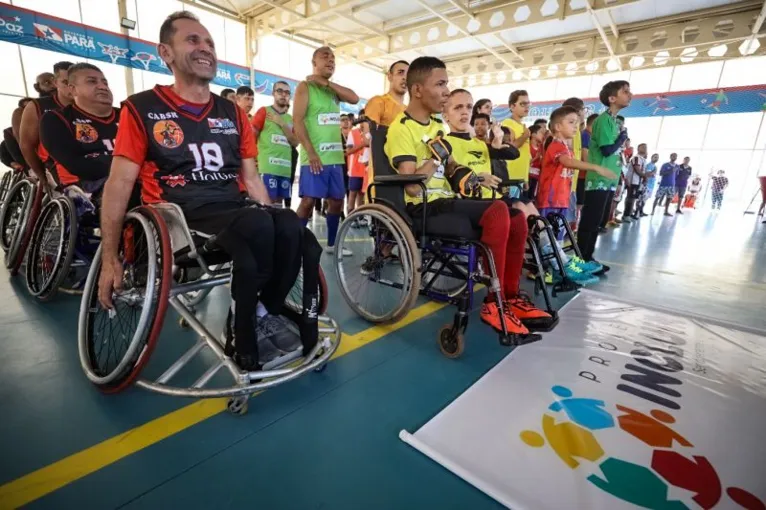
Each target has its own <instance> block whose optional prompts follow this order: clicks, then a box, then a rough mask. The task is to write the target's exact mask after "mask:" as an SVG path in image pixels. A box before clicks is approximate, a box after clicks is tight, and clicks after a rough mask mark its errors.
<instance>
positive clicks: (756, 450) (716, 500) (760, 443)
mask: <svg viewBox="0 0 766 510" xmlns="http://www.w3.org/2000/svg"><path fill="white" fill-rule="evenodd" d="M560 315H561V321H560V323H559V325H558V327H557V328H556V329H555V330H554V331H552V332H551V333H547V334H545V335H544V337H543V340H542V341H540V342H538V343H536V344H532V345H528V346H524V347H521V348H519V349H516V350H515V351H514V352H513V353H512V354H510V355H509V356H507V357H506V358H505V359H504V360H503V361H501V362H500V363H499V364H498V365H497V366H496V367H494V368H493V369H492V370H490V371H489V372H488V373H487V374H486V375H485V376H484V377H482V378H481V379H480V380H479V381H478V382H477V383H476V384H474V385H473V386H472V387H471V388H469V389H468V390H467V391H466V392H465V393H464V394H463V395H461V396H460V397H459V398H458V399H456V400H455V401H454V402H453V403H452V404H450V405H449V406H448V407H447V408H445V409H444V410H443V411H442V412H441V413H439V414H438V415H437V416H436V417H434V418H433V419H432V420H431V421H430V422H428V423H427V424H426V425H424V426H423V427H422V428H421V429H420V430H418V431H417V432H416V433H415V434H414V435H411V434H409V433H407V432H406V431H402V433H401V434H400V437H401V438H402V439H403V440H404V441H406V442H407V443H409V444H411V445H412V446H414V447H415V448H417V449H418V450H420V451H422V452H423V453H424V454H426V455H428V456H429V457H431V458H432V459H433V460H435V461H436V462H439V463H440V464H442V465H443V466H445V467H446V468H447V469H450V470H451V471H453V472H454V473H455V474H457V475H459V476H461V477H462V478H464V479H465V480H466V481H468V482H469V483H472V484H473V485H475V486H476V487H478V488H479V489H481V490H482V491H484V492H486V493H487V494H489V495H490V496H492V497H494V498H495V499H497V500H498V501H499V502H501V503H503V504H504V505H506V506H507V507H509V508H513V509H515V510H524V509H530V510H542V509H556V510H560V509H567V510H581V509H582V510H586V509H587V510H591V509H593V510H595V509H609V510H613V509H621V508H637V507H640V508H654V509H663V510H664V509H668V510H681V509H687V508H688V509H700V508H702V509H712V508H715V509H724V508H726V509H728V508H747V509H765V508H766V506H764V502H766V441H764V435H766V336H764V334H763V333H760V334H759V333H758V332H756V331H752V330H747V328H741V327H738V326H734V325H730V324H725V323H722V322H720V321H713V320H707V319H702V318H699V317H690V316H689V315H688V314H683V313H681V312H677V311H674V310H661V309H655V308H653V307H647V306H638V305H635V304H631V303H627V302H625V301H622V300H619V299H616V298H612V297H610V296H606V295H604V294H599V293H595V292H587V291H584V292H582V293H581V294H580V295H579V296H578V297H577V298H575V299H574V300H573V301H572V302H570V303H569V304H568V305H567V306H566V307H565V308H564V310H562V311H561V314H560Z"/></svg>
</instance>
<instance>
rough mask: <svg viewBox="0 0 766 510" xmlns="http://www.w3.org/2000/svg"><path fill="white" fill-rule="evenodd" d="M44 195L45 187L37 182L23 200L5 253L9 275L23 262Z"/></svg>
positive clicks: (17, 270) (17, 269)
mask: <svg viewBox="0 0 766 510" xmlns="http://www.w3.org/2000/svg"><path fill="white" fill-rule="evenodd" d="M44 196H45V189H44V188H43V187H42V186H41V185H39V184H38V185H34V186H33V187H32V190H31V192H30V193H29V195H28V196H27V198H26V200H25V201H24V208H23V211H22V215H21V217H20V218H19V222H18V224H17V227H16V230H15V231H14V233H13V238H12V239H11V244H10V248H9V249H8V251H7V252H6V254H5V267H7V268H8V272H9V273H10V274H11V276H16V275H17V274H18V272H19V268H20V267H21V264H22V263H23V262H24V258H25V255H26V252H27V247H28V246H29V241H30V239H31V238H32V229H33V228H34V225H35V223H37V218H38V217H39V216H40V208H41V207H42V204H43V197H44Z"/></svg>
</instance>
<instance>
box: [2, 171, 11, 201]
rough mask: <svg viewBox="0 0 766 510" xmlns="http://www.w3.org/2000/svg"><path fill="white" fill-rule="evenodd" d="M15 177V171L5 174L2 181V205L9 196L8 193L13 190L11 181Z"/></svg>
mask: <svg viewBox="0 0 766 510" xmlns="http://www.w3.org/2000/svg"><path fill="white" fill-rule="evenodd" d="M12 177H13V171H10V172H5V173H4V174H3V178H2V179H0V205H2V204H3V202H5V197H6V196H8V192H9V191H10V189H11V186H12V183H11V179H12Z"/></svg>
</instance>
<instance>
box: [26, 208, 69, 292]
mask: <svg viewBox="0 0 766 510" xmlns="http://www.w3.org/2000/svg"><path fill="white" fill-rule="evenodd" d="M53 229H58V231H57V232H56V231H55V230H53ZM52 232H53V234H52V235H48V234H51V233H52ZM76 234H77V215H76V213H75V209H74V204H73V203H72V201H71V199H68V198H66V197H61V198H57V199H55V200H52V201H50V202H48V203H47V204H46V205H45V206H44V207H43V209H42V211H41V212H40V217H39V219H38V220H37V223H36V224H35V227H34V230H33V233H32V239H31V246H30V248H29V251H28V252H27V264H26V281H27V289H28V290H29V293H30V294H32V295H33V296H36V297H37V298H38V299H40V300H41V301H48V300H49V299H51V298H53V296H55V294H56V291H57V290H58V288H59V286H60V285H61V283H62V281H63V280H64V278H65V277H66V275H67V272H68V271H69V266H70V264H71V263H72V257H73V256H74V251H75V242H76V241H77V235H76ZM51 242H55V243H56V245H55V247H54V248H53V250H51V251H52V252H53V253H52V255H53V256H54V257H55V258H53V260H51V258H50V256H51V253H49V252H48V249H47V248H50V247H52V246H53V245H52V244H51ZM46 267H49V269H47V270H46Z"/></svg>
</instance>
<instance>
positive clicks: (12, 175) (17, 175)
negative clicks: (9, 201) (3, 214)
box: [0, 169, 26, 205]
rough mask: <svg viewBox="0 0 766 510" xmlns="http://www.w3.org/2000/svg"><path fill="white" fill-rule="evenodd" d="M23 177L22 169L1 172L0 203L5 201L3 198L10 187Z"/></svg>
mask: <svg viewBox="0 0 766 510" xmlns="http://www.w3.org/2000/svg"><path fill="white" fill-rule="evenodd" d="M25 177H26V176H25V174H24V170H15V169H12V170H10V171H8V172H5V173H4V174H3V177H2V179H0V205H2V204H3V203H4V202H5V199H6V197H7V196H8V192H9V191H10V190H11V188H13V187H14V186H15V185H16V183H18V182H19V181H20V180H21V179H24V178H25Z"/></svg>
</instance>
